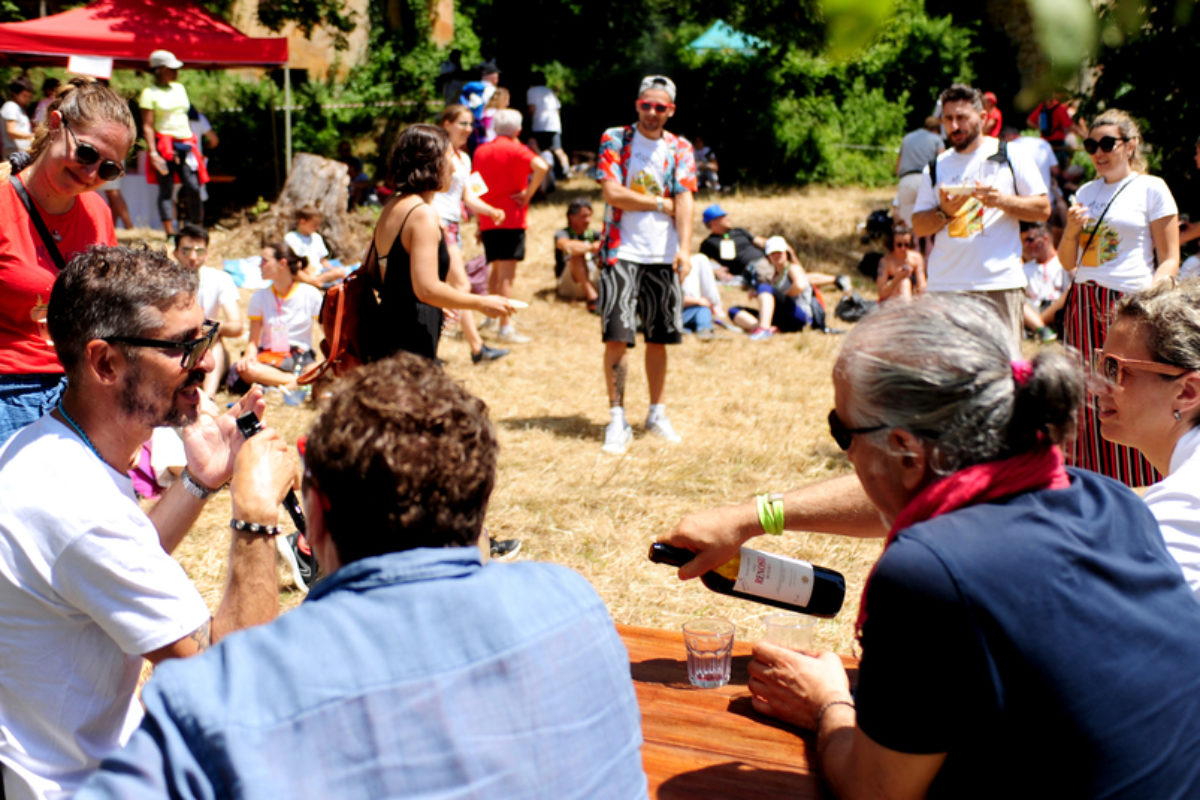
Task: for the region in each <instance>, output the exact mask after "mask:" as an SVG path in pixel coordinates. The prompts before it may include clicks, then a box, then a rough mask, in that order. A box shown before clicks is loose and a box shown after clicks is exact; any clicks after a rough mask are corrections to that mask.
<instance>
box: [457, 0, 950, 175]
mask: <svg viewBox="0 0 1200 800" xmlns="http://www.w3.org/2000/svg"><path fill="white" fill-rule="evenodd" d="M850 5H853V4H843V5H840V6H839V5H834V6H832V7H831V6H830V4H829V3H828V2H826V3H825V4H824V8H822V7H821V6H819V5H818V4H817V3H816V2H815V0H807V2H806V1H804V0H802V1H801V2H795V0H791V1H790V2H783V0H765V1H764V2H759V3H753V4H752V3H747V2H744V1H743V2H739V1H738V0H715V2H708V3H704V4H699V3H692V4H688V3H682V4H681V3H675V2H667V0H647V2H643V3H638V4H617V5H612V6H606V7H605V10H604V13H603V14H596V13H590V14H587V15H584V14H582V13H581V9H580V7H579V6H578V4H567V3H562V2H560V1H558V0H534V2H532V3H528V4H523V5H522V6H521V12H520V13H514V8H513V6H512V5H511V4H510V3H507V2H502V0H461V2H460V6H459V7H460V9H461V10H462V11H463V13H464V14H466V15H467V16H468V17H470V18H471V19H472V21H473V25H474V28H475V31H476V32H477V33H478V34H479V36H480V41H481V50H482V54H483V55H484V56H486V57H492V58H495V59H496V61H497V63H498V64H499V66H500V68H501V70H502V71H501V75H500V83H501V85H503V86H506V87H508V88H509V89H510V90H512V91H513V97H514V101H515V102H514V105H516V106H517V107H518V108H522V110H524V109H523V105H524V104H523V103H522V102H520V100H521V99H522V98H523V96H524V91H525V88H526V87H527V86H528V85H529V70H530V67H531V66H534V65H531V64H530V63H529V62H530V57H529V54H530V52H534V53H536V54H537V55H536V56H535V58H534V61H535V62H536V65H537V66H540V67H544V66H546V65H549V64H556V65H558V66H559V67H562V68H561V69H558V70H557V71H555V70H549V71H548V72H551V73H553V74H551V75H550V76H549V82H550V84H551V86H553V87H554V88H555V89H556V91H558V92H559V95H560V98H563V97H570V98H572V102H570V103H569V104H567V105H566V107H565V108H564V111H563V118H564V121H563V125H564V134H563V138H564V142H565V145H566V147H567V149H568V150H571V149H578V150H595V149H596V144H597V143H598V142H599V138H600V134H601V132H602V131H603V130H604V129H605V128H607V127H611V126H614V125H622V124H628V123H631V122H633V121H634V120H635V118H636V115H635V113H634V109H633V101H634V96H635V94H636V91H637V85H638V80H639V78H640V77H641V76H642V75H645V74H648V73H652V72H663V73H666V74H668V75H670V76H671V77H672V78H673V79H674V80H675V81H676V83H677V85H678V87H679V108H678V111H677V113H676V116H675V118H674V119H673V120H672V121H671V124H670V128H671V129H672V130H675V131H677V132H679V133H682V134H684V135H687V136H694V135H696V134H697V133H699V134H701V135H703V137H704V139H705V142H706V144H709V145H711V146H713V148H714V149H715V150H716V151H717V152H718V155H719V158H720V162H721V171H722V175H723V177H724V179H725V180H726V181H729V180H738V181H742V182H753V183H791V182H794V181H797V180H799V181H810V180H821V181H831V182H882V181H888V180H891V179H892V169H893V167H894V165H895V147H896V146H898V144H899V141H900V138H901V137H902V136H903V134H904V133H905V132H906V131H907V130H908V129H910V128H911V127H913V126H914V125H916V124H919V122H920V121H921V120H923V119H924V117H925V116H926V115H927V114H928V113H929V111H930V109H932V107H933V103H934V101H935V98H936V95H937V92H938V91H939V90H940V89H941V88H944V87H945V86H946V85H947V84H949V83H950V82H951V81H952V80H954V79H962V78H969V77H970V76H971V71H970V62H971V58H972V56H973V55H974V51H973V46H972V38H971V34H970V33H969V32H968V31H965V30H962V29H959V28H955V27H954V26H953V25H952V24H951V23H950V21H949V20H948V19H945V18H941V19H937V18H930V17H928V16H926V14H925V13H924V11H923V10H922V5H921V3H920V2H919V0H900V2H899V3H898V5H897V6H896V7H895V8H893V6H892V4H891V3H890V2H889V1H888V0H882V2H880V0H865V5H867V6H870V7H871V8H869V9H865V10H859V11H855V10H853V9H851V8H850ZM892 12H894V13H892ZM889 13H891V16H890V17H889V16H887V14H889ZM839 14H840V15H842V16H839ZM846 14H849V15H850V16H849V18H851V19H858V20H860V21H862V20H867V21H868V22H870V26H869V28H868V29H869V30H872V31H875V32H876V34H875V35H874V36H873V38H872V39H871V40H870V43H869V44H868V45H867V46H866V48H865V49H861V48H859V49H854V47H853V45H854V42H853V37H851V41H850V43H849V44H848V45H847V44H846V34H844V33H839V30H842V29H845V28H846V27H847V26H845V25H842V26H841V28H839V27H838V26H837V25H834V24H833V23H834V22H836V21H838V20H843V19H845V18H846V17H845V15H846ZM717 19H723V20H724V21H725V22H726V23H728V24H729V25H731V26H732V27H734V28H737V29H738V30H741V31H744V32H746V33H747V34H751V35H753V36H756V37H758V38H759V39H762V40H764V41H766V42H767V43H768V45H767V47H765V48H763V49H761V50H758V51H756V52H752V53H728V52H726V53H722V52H708V53H698V52H696V51H694V50H692V49H690V48H689V47H688V45H689V43H690V42H691V41H692V40H694V39H695V38H696V37H697V36H699V35H700V34H701V33H702V32H703V31H704V30H705V29H707V28H708V26H709V25H711V24H712V23H713V22H714V21H716V20H717ZM883 19H886V20H887V22H886V24H885V25H883V27H882V28H880V27H878V23H879V21H880V20H883ZM850 27H853V26H850ZM535 29H536V30H552V31H554V35H553V36H545V37H542V38H540V39H538V40H537V41H536V43H531V41H530V31H531V30H535ZM851 51H853V52H854V53H855V55H853V56H845V55H844V54H845V53H847V52H851ZM827 53H829V54H827ZM838 53H842V54H843V57H841V58H835V56H836V55H837V54H838ZM563 65H569V66H565V67H564V66H563ZM556 81H557V82H556ZM845 145H856V147H846V146H845Z"/></svg>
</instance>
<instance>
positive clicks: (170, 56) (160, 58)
mask: <svg viewBox="0 0 1200 800" xmlns="http://www.w3.org/2000/svg"><path fill="white" fill-rule="evenodd" d="M159 67H166V68H168V69H180V68H181V67H183V62H182V61H180V60H179V59H178V58H176V57H175V54H174V53H172V52H171V51H170V50H155V51H154V52H153V53H151V54H150V69H158V68H159Z"/></svg>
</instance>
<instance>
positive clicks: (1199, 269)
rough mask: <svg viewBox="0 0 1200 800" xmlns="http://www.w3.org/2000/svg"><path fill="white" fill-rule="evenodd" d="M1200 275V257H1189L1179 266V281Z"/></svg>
mask: <svg viewBox="0 0 1200 800" xmlns="http://www.w3.org/2000/svg"><path fill="white" fill-rule="evenodd" d="M1197 275H1200V256H1188V257H1187V258H1185V259H1184V260H1183V263H1182V264H1180V265H1179V279H1180V280H1183V279H1184V278H1194V277H1196V276H1197Z"/></svg>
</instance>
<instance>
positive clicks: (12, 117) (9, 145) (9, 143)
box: [0, 100, 33, 158]
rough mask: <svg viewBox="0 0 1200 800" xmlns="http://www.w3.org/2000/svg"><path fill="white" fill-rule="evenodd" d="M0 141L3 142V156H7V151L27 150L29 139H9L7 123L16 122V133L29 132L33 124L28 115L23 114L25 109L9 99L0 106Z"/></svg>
mask: <svg viewBox="0 0 1200 800" xmlns="http://www.w3.org/2000/svg"><path fill="white" fill-rule="evenodd" d="M0 122H3V124H2V125H0V141H2V142H3V147H4V157H5V158H7V157H8V154H9V153H12V152H14V151H16V150H21V151H25V152H28V150H29V145H30V144H31V141H32V140H30V139H11V138H9V135H8V123H9V122H15V123H17V132H18V133H31V132H32V131H33V126H32V125H31V124H30V122H29V117H28V116H27V115H26V114H25V109H23V108H21V107H20V106H19V105H17V104H16V103H14V102H13V101H12V100H9V101H8V102H7V103H5V104H4V105H2V106H0Z"/></svg>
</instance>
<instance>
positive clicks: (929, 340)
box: [834, 294, 1084, 475]
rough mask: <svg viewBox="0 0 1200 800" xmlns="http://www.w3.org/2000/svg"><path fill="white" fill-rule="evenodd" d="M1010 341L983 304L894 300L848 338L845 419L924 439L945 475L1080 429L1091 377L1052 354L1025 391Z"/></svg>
mask: <svg viewBox="0 0 1200 800" xmlns="http://www.w3.org/2000/svg"><path fill="white" fill-rule="evenodd" d="M1010 342H1011V339H1010V334H1009V331H1008V328H1007V327H1006V326H1005V325H1004V324H1003V323H1002V322H1001V320H1000V318H999V315H998V314H997V313H996V311H995V309H994V307H993V306H991V305H990V304H988V303H986V302H985V301H983V300H980V299H978V298H974V297H970V296H966V295H931V294H927V295H924V296H922V297H920V298H918V299H916V300H914V301H912V302H909V303H887V304H885V305H883V306H882V307H881V308H879V309H878V310H877V311H875V312H873V313H871V314H870V315H868V316H867V318H866V319H864V320H863V321H862V322H861V323H859V324H858V326H857V327H855V329H854V330H853V331H852V332H851V333H850V335H849V336H847V337H846V342H845V344H844V345H843V347H842V352H841V354H840V355H839V356H838V361H837V365H836V366H835V367H834V370H835V373H836V374H837V375H838V376H839V377H841V378H842V379H843V380H844V381H845V382H846V384H847V385H848V387H849V389H850V411H851V417H850V419H847V420H845V422H846V424H847V425H849V426H851V427H856V428H857V427H869V426H873V425H883V426H885V428H886V429H888V430H890V429H895V428H901V429H904V430H907V431H909V432H911V433H914V434H916V435H917V436H920V437H922V438H923V439H925V440H926V441H928V442H930V443H931V445H932V455H931V458H930V463H931V467H932V469H933V470H934V471H935V472H936V473H939V474H944V475H945V474H950V473H952V472H957V471H958V470H960V469H963V468H964V467H969V466H971V465H973V464H980V463H984V462H987V461H995V460H997V459H1001V458H1007V457H1009V456H1012V455H1016V454H1019V453H1024V452H1028V451H1030V450H1033V449H1035V448H1037V447H1040V446H1042V445H1043V444H1047V443H1054V444H1058V443H1060V442H1062V441H1063V440H1064V439H1065V438H1066V437H1067V436H1068V435H1070V434H1072V433H1073V432H1074V429H1075V418H1076V415H1077V414H1078V409H1079V406H1080V404H1081V403H1082V402H1083V396H1084V381H1083V374H1082V371H1081V370H1080V368H1079V365H1078V364H1076V363H1075V360H1074V359H1072V358H1070V357H1069V356H1068V355H1067V354H1066V353H1065V352H1064V351H1062V350H1061V349H1058V348H1055V349H1043V350H1041V351H1040V352H1039V354H1038V355H1037V357H1036V358H1034V360H1033V363H1032V367H1033V371H1032V375H1031V376H1030V377H1029V378H1028V380H1026V381H1025V382H1024V383H1023V384H1020V385H1018V383H1017V381H1016V379H1015V378H1014V376H1013V375H1014V371H1013V358H1014V353H1013V350H1012V345H1011V343H1010ZM879 433H881V434H882V433H886V431H881V432H879Z"/></svg>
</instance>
